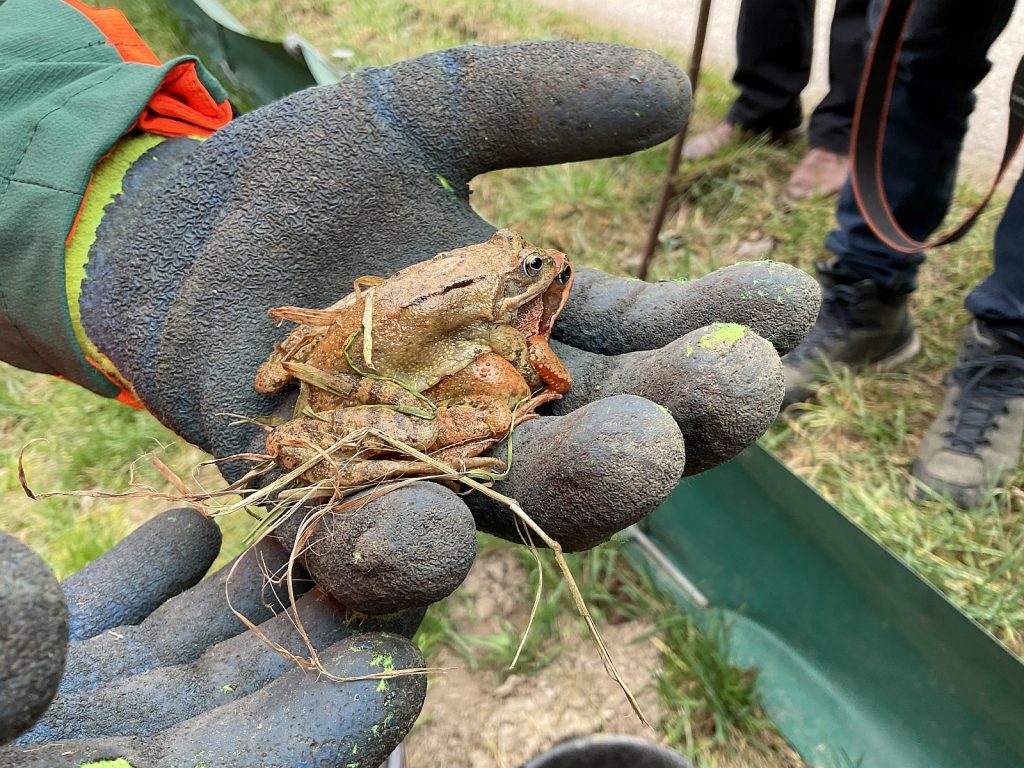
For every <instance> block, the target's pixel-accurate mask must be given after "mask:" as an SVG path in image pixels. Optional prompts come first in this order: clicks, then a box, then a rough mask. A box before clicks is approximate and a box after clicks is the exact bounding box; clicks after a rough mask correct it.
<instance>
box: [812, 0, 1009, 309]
mask: <svg viewBox="0 0 1024 768" xmlns="http://www.w3.org/2000/svg"><path fill="white" fill-rule="evenodd" d="M1012 9H1013V0H987V2H985V1H984V0H983V1H982V2H978V0H931V1H930V2H921V3H918V4H917V5H916V6H915V7H914V10H913V13H912V16H911V19H910V24H909V26H908V28H907V33H906V39H905V41H904V45H903V50H902V52H901V54H900V64H899V67H898V69H897V72H896V78H895V81H894V83H893V91H892V99H891V102H890V108H889V122H888V126H887V128H886V134H885V143H884V149H883V178H884V182H885V192H886V196H887V197H888V200H889V204H890V206H891V207H892V210H893V214H894V215H895V217H896V220H897V221H898V222H900V224H901V225H902V227H903V228H904V229H905V230H906V231H907V233H908V234H910V235H911V236H912V237H915V238H917V239H924V238H926V237H927V236H928V235H929V234H931V233H932V232H933V231H934V230H935V228H936V227H937V226H938V225H939V223H940V222H941V221H942V218H943V217H944V216H945V215H946V211H947V210H948V208H949V203H950V199H951V196H952V192H953V184H954V182H955V180H956V170H957V163H958V159H959V156H960V147H961V145H962V142H963V137H964V133H965V132H966V130H967V118H968V116H969V115H970V113H971V110H972V109H973V108H974V101H975V99H974V94H973V91H974V88H975V87H976V86H977V84H978V83H979V82H980V81H981V79H982V78H983V77H984V76H985V74H986V73H987V72H988V70H989V68H990V66H991V64H990V62H989V61H988V58H987V52H988V48H989V46H990V45H991V44H992V42H993V41H994V40H995V38H996V37H997V36H998V34H999V33H1000V32H1001V31H1002V29H1003V27H1005V26H1006V22H1007V20H1008V19H1009V17H1010V12H1011V11H1012ZM878 11H879V3H878V0H874V2H873V3H872V14H873V17H874V16H875V15H876V14H877V13H878ZM836 222H837V224H838V225H839V226H838V228H837V229H835V230H833V231H832V232H831V233H829V235H828V238H827V239H826V241H825V247H826V248H827V249H828V250H829V251H831V252H832V253H833V254H834V255H835V257H836V267H837V268H838V270H839V271H840V272H842V273H844V274H846V275H848V276H850V277H851V278H854V279H858V280H862V279H870V280H872V281H874V282H875V283H876V284H878V286H879V287H880V288H881V289H882V290H883V291H884V292H886V293H889V294H895V295H901V294H908V293H910V292H911V291H913V290H914V288H916V287H917V283H916V277H917V268H918V266H919V265H920V264H921V262H922V261H923V260H924V256H923V255H921V254H909V255H908V254H902V253H898V252H897V251H894V250H893V249H891V248H889V247H888V246H886V245H885V244H883V243H882V242H881V241H880V240H879V239H878V238H877V237H876V236H875V234H874V233H873V232H872V231H871V229H870V227H868V225H867V222H865V220H864V217H863V215H862V214H861V212H860V209H859V208H858V207H857V203H856V201H855V200H854V197H853V193H852V191H851V189H850V186H849V184H846V185H845V186H844V188H843V190H842V192H841V194H840V198H839V204H838V206H837V208H836Z"/></svg>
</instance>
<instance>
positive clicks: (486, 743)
mask: <svg viewBox="0 0 1024 768" xmlns="http://www.w3.org/2000/svg"><path fill="white" fill-rule="evenodd" d="M451 600H453V605H452V609H451V611H450V613H449V617H450V618H451V620H452V629H453V630H454V631H455V632H457V633H459V634H460V635H461V636H463V637H484V636H486V635H490V634H494V633H497V632H499V631H501V620H502V619H505V620H507V621H509V622H511V623H512V624H514V625H515V626H518V627H525V626H526V622H527V620H528V616H529V609H530V605H531V604H532V600H533V595H532V594H531V593H530V590H529V582H528V578H527V574H526V572H525V570H524V569H523V568H522V566H521V565H520V563H519V560H518V559H517V557H516V555H515V553H514V552H512V551H510V550H498V551H492V552H488V553H487V554H484V555H482V556H481V557H480V558H478V559H477V563H476V565H475V566H474V567H473V570H472V571H471V572H470V574H469V577H468V578H467V579H466V582H465V583H464V584H463V585H462V586H461V587H460V588H459V590H458V591H457V592H456V593H455V595H454V596H453V597H452V598H451ZM569 618H570V617H567V621H568V619H569ZM651 628H652V626H651V624H649V623H648V622H644V621H627V622H623V623H619V624H613V625H600V626H599V629H600V631H601V634H602V636H603V637H604V640H605V643H606V644H607V646H608V649H609V651H610V652H611V655H612V658H613V659H614V660H615V663H616V665H617V666H618V669H619V672H620V673H621V675H622V677H623V679H624V680H625V681H626V684H627V685H629V687H630V689H631V690H632V691H633V693H634V694H635V695H636V697H637V699H638V701H639V702H640V706H641V707H642V709H643V711H644V714H645V715H646V716H647V718H648V720H649V721H650V722H651V723H653V724H654V725H657V724H658V723H659V722H660V721H661V720H662V718H663V717H665V716H666V715H665V713H664V711H663V709H662V707H661V706H660V702H659V697H658V694H657V692H656V691H655V689H654V683H655V681H656V680H657V678H658V675H659V673H660V670H661V659H660V654H659V653H658V650H657V649H656V648H655V646H654V645H653V643H652V642H651V640H650V638H649V637H647V636H646V635H647V634H648V633H649V632H650V630H651ZM563 634H564V637H563V643H562V651H561V653H560V655H559V656H558V657H557V658H556V659H555V660H554V661H553V662H552V663H551V664H550V665H548V666H547V667H544V668H543V669H541V670H539V671H535V672H530V673H525V674H517V673H506V672H505V671H502V670H495V669H492V668H481V669H475V670H474V669H470V668H469V665H468V664H467V662H466V660H465V658H463V657H462V656H459V655H458V654H456V653H454V652H451V651H449V650H447V649H445V650H442V651H441V653H440V654H438V655H437V656H435V657H434V658H433V659H431V660H430V663H431V665H433V666H437V667H456V669H453V670H450V671H448V672H444V673H442V674H438V675H435V676H434V677H432V678H431V679H430V683H429V688H428V691H427V702H426V706H425V707H424V708H423V714H422V715H421V716H420V719H419V721H418V722H417V723H416V726H415V727H414V728H413V731H412V733H411V734H410V736H409V738H408V739H407V741H406V747H407V749H408V759H409V765H410V766H411V768H422V766H436V765H443V766H446V768H516V767H517V766H521V765H523V764H524V763H526V762H527V761H529V760H530V759H532V758H534V757H536V756H537V755H538V754H540V753H542V752H543V751H544V750H546V749H548V748H549V747H551V746H552V745H554V744H556V743H558V742H559V741H563V740H565V739H569V738H573V737H576V736H585V735H590V734H624V735H630V736H635V737H639V738H642V739H646V740H649V741H652V742H658V743H664V742H660V740H659V738H658V735H657V733H655V732H654V731H653V730H651V729H649V728H647V727H646V726H644V725H643V724H641V723H640V722H639V720H638V719H637V718H636V716H635V715H634V714H633V713H632V710H631V709H630V706H629V704H628V702H627V701H626V699H625V698H624V696H623V695H622V692H621V691H620V690H619V688H618V686H617V685H616V684H615V682H614V681H613V680H612V679H611V678H610V677H608V676H607V675H606V674H605V672H604V669H603V667H602V666H601V661H600V659H599V658H598V655H597V650H596V648H595V646H594V644H593V641H592V640H591V639H590V637H589V636H587V635H584V634H581V633H578V632H575V631H566V632H564V633H563ZM765 744H766V745H767V744H770V745H771V748H770V749H766V748H765V746H762V747H761V748H760V749H758V748H757V747H756V746H754V745H753V744H752V743H751V742H750V741H741V742H737V743H736V744H734V745H733V747H731V748H724V747H723V748H719V749H716V750H715V751H714V755H713V757H712V758H711V764H713V765H715V766H716V767H717V768H796V767H800V766H804V763H803V762H802V761H801V760H800V757H799V756H798V755H797V754H796V752H794V751H793V750H792V749H791V748H789V747H788V746H787V745H785V744H784V743H783V742H782V741H781V739H780V738H779V737H778V736H777V735H774V734H773V735H771V736H766V739H765ZM623 768H629V766H623Z"/></svg>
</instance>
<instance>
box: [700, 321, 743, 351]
mask: <svg viewBox="0 0 1024 768" xmlns="http://www.w3.org/2000/svg"><path fill="white" fill-rule="evenodd" d="M712 327H713V328H714V330H713V331H711V333H708V334H705V335H704V336H702V337H701V340H700V341H698V342H697V344H698V345H699V346H700V347H701V349H713V350H716V351H721V350H723V349H726V348H728V347H731V346H732V345H733V344H735V343H736V342H737V341H739V340H740V339H742V338H743V334H745V333H746V332H747V329H746V328H745V327H744V326H742V325H739V324H738V323H715V324H714V325H713V326H712Z"/></svg>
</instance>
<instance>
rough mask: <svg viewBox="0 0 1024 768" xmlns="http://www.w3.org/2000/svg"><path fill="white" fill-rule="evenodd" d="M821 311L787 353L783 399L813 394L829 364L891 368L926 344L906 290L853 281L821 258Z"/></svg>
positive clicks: (787, 402)
mask: <svg viewBox="0 0 1024 768" xmlns="http://www.w3.org/2000/svg"><path fill="white" fill-rule="evenodd" d="M816 267H817V270H818V279H819V281H820V282H821V284H822V287H823V288H824V295H823V296H822V303H821V311H820V312H819V313H818V319H817V320H816V321H815V323H814V326H813V327H812V328H811V330H810V332H809V333H808V334H807V336H806V337H805V338H804V340H803V341H802V342H801V343H800V345H799V346H797V348H796V349H794V350H793V351H792V352H790V353H789V354H788V355H786V356H785V357H784V358H782V366H783V371H784V373H785V375H786V397H785V400H783V405H791V404H792V403H799V402H802V401H804V400H807V399H809V398H810V397H811V396H812V395H813V394H814V391H815V390H816V389H817V385H818V383H819V382H820V381H821V379H822V378H823V377H824V376H825V375H826V373H827V371H828V369H829V367H834V366H837V365H841V366H847V367H850V368H853V369H861V368H867V367H869V366H872V367H874V368H875V369H877V370H882V371H891V370H895V369H896V368H899V367H900V366H902V365H904V364H906V363H907V362H909V361H910V360H911V359H912V358H913V357H914V355H916V354H917V353H918V352H919V351H920V349H921V342H920V341H919V340H918V338H917V331H915V330H914V324H913V323H912V322H911V320H910V312H909V310H908V309H907V297H906V296H905V295H887V294H884V293H882V292H881V291H880V290H879V289H878V285H877V284H875V283H874V282H872V281H871V280H859V281H854V280H851V279H849V278H845V277H843V276H842V275H840V274H839V273H838V272H836V271H835V270H834V268H833V267H832V266H831V264H828V263H823V262H819V263H818V264H817V265H816Z"/></svg>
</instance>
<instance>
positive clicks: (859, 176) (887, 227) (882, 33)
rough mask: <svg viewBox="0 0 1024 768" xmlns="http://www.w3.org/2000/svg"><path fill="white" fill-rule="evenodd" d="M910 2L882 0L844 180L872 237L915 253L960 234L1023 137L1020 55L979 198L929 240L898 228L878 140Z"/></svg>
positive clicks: (987, 197) (970, 223) (971, 221)
mask: <svg viewBox="0 0 1024 768" xmlns="http://www.w3.org/2000/svg"><path fill="white" fill-rule="evenodd" d="M913 7H914V0H888V1H887V2H886V4H885V7H884V8H883V10H882V14H881V16H880V18H879V20H878V28H877V29H876V30H875V35H874V39H873V40H872V41H871V50H870V52H869V53H868V60H867V64H866V66H865V70H864V76H863V77H862V79H861V85H860V94H859V95H858V97H857V108H856V111H855V113H854V117H853V130H852V135H851V138H850V152H851V155H852V164H851V171H850V184H851V186H852V188H853V194H854V197H855V198H856V200H857V205H858V207H859V208H860V210H861V213H862V214H863V215H864V219H865V221H866V222H867V224H868V226H869V227H871V230H872V231H873V232H874V233H875V235H877V237H878V239H879V240H881V241H882V242H883V243H885V244H886V245H887V246H889V247H890V248H892V249H894V250H896V251H899V252H901V253H918V252H920V251H923V250H925V249H926V248H934V247H935V246H938V245H945V244H946V243H951V242H953V241H955V240H959V239H960V238H961V237H963V236H964V235H965V234H966V233H967V232H968V230H970V228H971V227H972V226H974V222H975V221H977V219H978V215H979V214H980V213H981V212H982V210H984V208H985V206H986V205H988V202H989V200H991V198H992V194H993V193H994V192H995V190H996V187H997V186H998V185H999V182H1000V181H1001V180H1002V178H1003V174H1004V173H1005V172H1006V169H1007V168H1008V167H1009V166H1010V162H1011V161H1012V160H1013V156H1014V155H1015V154H1016V152H1017V149H1018V148H1019V147H1020V145H1021V142H1022V140H1024V59H1021V62H1020V63H1019V64H1018V65H1017V71H1016V72H1015V73H1014V76H1013V85H1012V87H1011V89H1010V120H1009V125H1008V126H1007V133H1006V148H1005V149H1004V150H1003V158H1002V161H1001V162H1000V165H999V171H998V173H997V174H996V178H995V181H993V182H992V186H991V188H990V189H989V190H988V192H987V193H986V194H985V197H984V198H983V199H982V201H981V202H980V203H978V205H977V206H975V207H974V208H973V209H972V210H971V212H970V213H969V214H968V216H967V218H966V219H965V220H964V221H963V222H962V223H960V224H959V225H957V226H956V227H954V228H952V229H949V230H947V231H946V232H944V233H942V234H940V235H939V236H938V237H936V238H934V239H933V240H930V241H927V242H922V241H920V240H916V239H914V238H913V237H911V236H910V235H908V234H907V233H906V232H904V231H903V228H902V227H901V226H900V225H899V222H897V221H896V218H895V216H894V215H893V212H892V208H891V207H890V206H889V201H888V199H887V198H886V196H885V186H884V183H883V176H882V145H883V140H884V138H885V127H886V123H887V121H888V112H889V101H890V99H891V98H892V88H893V80H894V79H895V77H896V69H897V65H898V63H899V56H900V48H901V47H902V46H903V36H904V32H905V30H906V27H907V21H908V20H909V19H910V12H911V10H912V9H913Z"/></svg>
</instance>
